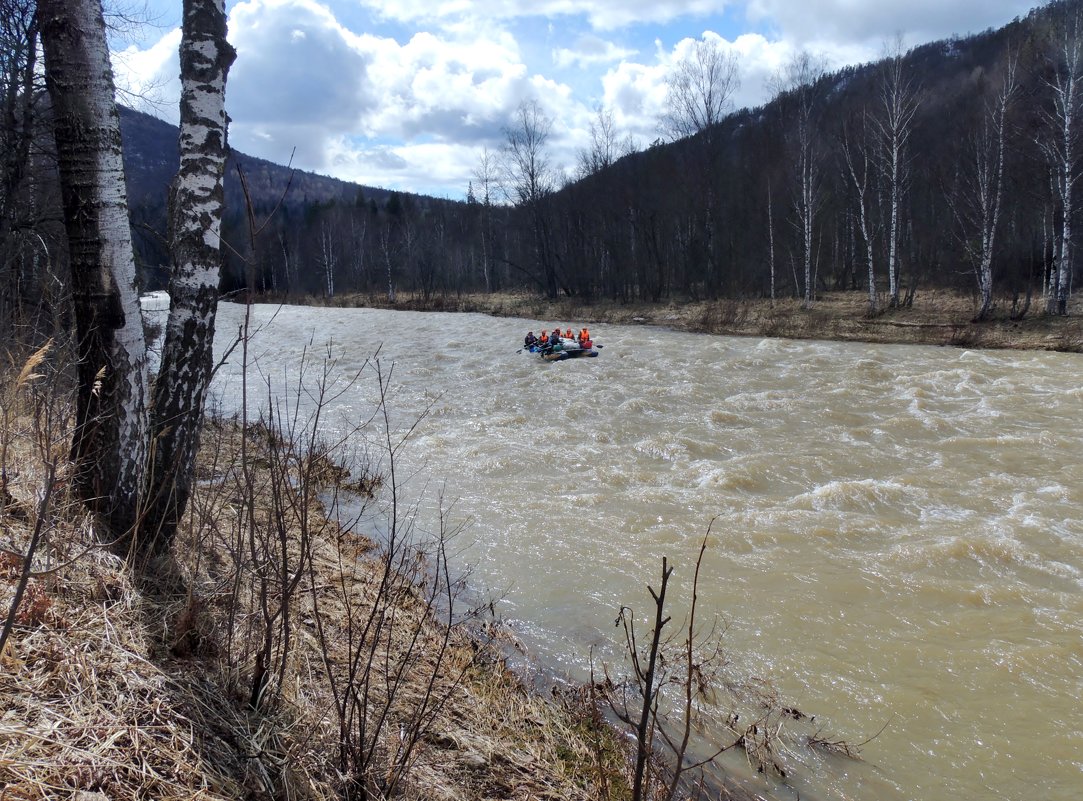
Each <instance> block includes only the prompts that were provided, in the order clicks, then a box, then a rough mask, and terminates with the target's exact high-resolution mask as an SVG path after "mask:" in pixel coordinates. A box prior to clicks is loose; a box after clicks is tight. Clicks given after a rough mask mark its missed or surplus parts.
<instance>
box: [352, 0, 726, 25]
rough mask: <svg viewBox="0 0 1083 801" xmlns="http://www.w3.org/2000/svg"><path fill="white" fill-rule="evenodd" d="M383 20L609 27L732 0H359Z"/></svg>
mask: <svg viewBox="0 0 1083 801" xmlns="http://www.w3.org/2000/svg"><path fill="white" fill-rule="evenodd" d="M362 4H363V5H365V6H366V7H368V8H371V9H373V10H374V11H375V12H377V13H378V14H379V15H380V16H382V17H384V18H386V19H393V20H399V21H403V22H420V21H431V20H442V19H453V18H462V17H482V18H486V19H503V20H508V19H517V18H521V17H546V18H549V19H552V18H554V17H562V16H564V17H578V16H583V17H586V19H587V21H588V22H589V23H590V25H591V27H592V28H595V29H597V30H613V29H616V28H620V27H623V26H625V25H630V24H632V23H664V22H669V21H671V20H673V19H676V18H678V17H684V16H707V15H711V14H715V15H717V14H721V13H722V12H723V11H724V10H726V9H727V8H728V7H730V6H733V5H735V4H737V3H735V2H734V0H590V1H589V2H583V0H534V2H531V3H523V2H521V0H481V1H480V2H472V1H471V0H362Z"/></svg>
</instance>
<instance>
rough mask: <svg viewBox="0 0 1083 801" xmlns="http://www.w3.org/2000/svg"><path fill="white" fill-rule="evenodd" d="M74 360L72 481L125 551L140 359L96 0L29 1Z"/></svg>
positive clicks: (142, 445) (139, 423)
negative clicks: (51, 148)
mask: <svg viewBox="0 0 1083 801" xmlns="http://www.w3.org/2000/svg"><path fill="white" fill-rule="evenodd" d="M38 15H39V23H40V27H41V42H42V47H43V49H44V53H45V81H46V86H47V87H48V90H49V96H50V98H51V99H52V107H53V115H54V131H55V136H56V148H57V162H58V167H59V171H60V185H61V193H62V196H63V202H64V223H65V227H66V230H67V236H68V248H69V257H70V262H71V276H72V293H73V305H74V312H75V326H76V331H75V338H76V350H77V357H78V376H77V380H78V385H77V391H76V410H75V434H74V436H73V442H72V459H73V461H74V463H75V486H76V490H77V492H78V493H79V495H80V496H81V497H82V498H83V499H84V500H85V501H86V502H87V503H88V505H89V506H90V508H91V509H92V510H93V511H94V512H95V513H96V514H97V515H98V517H99V518H100V519H101V521H102V522H103V523H104V524H105V525H106V526H107V527H108V528H109V530H110V531H111V532H112V534H113V535H114V536H116V537H117V538H118V539H117V548H118V550H121V551H126V550H127V548H128V545H129V544H130V541H129V539H128V536H129V535H130V533H131V531H132V530H133V527H134V524H135V522H136V519H137V516H138V508H139V498H140V492H141V490H142V486H143V477H144V476H143V473H144V468H145V463H146V458H145V457H146V426H147V423H146V420H147V414H146V387H147V360H146V345H145V342H144V338H143V326H142V320H141V317H140V312H139V295H138V292H137V289H136V284H135V259H134V256H133V252H132V241H131V231H130V229H129V227H128V202H127V197H126V195H125V188H124V163H123V160H122V157H121V144H120V121H119V117H118V115H117V109H116V103H115V101H114V99H113V71H112V67H111V65H110V62H109V48H108V45H107V42H106V35H105V22H104V19H103V17H102V7H101V2H100V0H40V2H39V3H38Z"/></svg>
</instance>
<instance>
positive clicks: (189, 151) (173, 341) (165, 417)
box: [144, 0, 251, 552]
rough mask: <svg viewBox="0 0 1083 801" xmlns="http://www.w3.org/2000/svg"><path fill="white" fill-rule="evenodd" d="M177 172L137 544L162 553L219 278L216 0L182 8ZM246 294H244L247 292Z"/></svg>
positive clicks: (184, 464) (222, 129)
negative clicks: (141, 538) (144, 507)
mask: <svg viewBox="0 0 1083 801" xmlns="http://www.w3.org/2000/svg"><path fill="white" fill-rule="evenodd" d="M183 15H184V18H183V23H182V32H181V45H180V64H181V103H180V111H181V125H180V169H179V171H178V172H177V176H176V178H175V179H174V181H173V186H172V188H171V193H170V202H169V213H170V220H169V223H170V249H171V255H172V260H173V271H172V274H171V276H170V280H169V296H170V308H169V319H168V321H167V322H166V332H165V342H164V344H163V348H162V366H161V370H160V372H159V374H158V380H157V382H156V383H155V392H154V416H153V446H154V452H153V461H152V471H151V481H150V484H149V489H148V500H149V502H150V506H149V508H148V513H147V517H146V526H145V530H146V535H145V537H146V539H147V542H145V543H144V545H145V546H147V547H151V548H152V549H153V550H154V551H156V552H162V551H164V550H165V549H166V548H167V547H168V546H169V544H170V542H171V541H172V538H173V533H174V531H175V529H176V526H177V523H178V522H179V521H180V518H181V516H182V515H183V514H184V509H185V507H186V506H187V503H188V496H189V494H190V491H191V482H192V475H193V471H194V465H195V454H196V450H197V448H198V447H199V429H200V425H201V424H202V418H203V402H204V397H205V395H206V391H207V384H208V383H209V381H210V375H211V361H212V355H213V354H212V348H213V339H214V320H215V313H216V311H217V308H218V283H219V277H220V273H221V262H222V254H221V239H220V236H221V230H222V206H223V189H222V177H223V173H224V171H225V163H226V154H227V145H226V113H225V89H226V74H227V73H228V71H229V67H230V65H231V64H232V63H233V59H234V57H235V56H236V53H235V52H234V50H233V48H232V47H231V46H230V45H229V43H228V42H227V41H226V17H225V0H184V10H183ZM250 289H251V287H250Z"/></svg>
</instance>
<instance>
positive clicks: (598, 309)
mask: <svg viewBox="0 0 1083 801" xmlns="http://www.w3.org/2000/svg"><path fill="white" fill-rule="evenodd" d="M288 302H302V303H305V302H310V303H316V304H321V305H334V306H371V307H378V308H395V309H404V310H416V311H451V312H478V313H482V314H491V315H495V316H498V317H525V318H528V319H535V320H538V321H539V324H544V323H550V322H551V323H561V324H564V325H568V324H571V325H573V326H574V325H578V324H587V325H590V324H593V325H597V324H598V323H619V324H627V325H660V326H665V327H668V328H673V329H676V330H681V331H694V332H702V333H708V334H725V335H733V336H770V337H785V338H789V339H829V340H839V341H849V342H875V343H905V344H921V345H949V346H956V347H966V348H1008V349H1016V350H1054V351H1068V352H1073V353H1080V352H1083V301H1081V300H1080V299H1078V298H1076V299H1074V300H1073V302H1072V304H1071V307H1070V310H1069V311H1070V314H1069V316H1067V317H1057V316H1051V315H1046V314H1044V313H1042V311H1041V309H1040V299H1036V300H1035V301H1034V303H1033V304H1032V306H1031V308H1030V310H1029V311H1028V313H1027V314H1026V315H1025V316H1024V317H1023V318H1022V319H1021V320H1013V319H1012V303H1011V300H1010V299H1000V301H999V302H998V304H997V305H996V306H995V307H994V310H993V314H992V316H991V317H990V319H989V320H987V321H984V322H981V323H976V322H974V321H973V317H974V314H975V312H976V306H975V300H974V298H973V297H972V296H969V295H964V294H962V293H957V292H950V291H946V290H928V291H921V290H919V291H918V292H917V294H916V296H915V298H914V301H913V303H912V304H911V305H910V306H908V307H906V308H900V309H890V310H887V311H884V312H882V313H880V314H878V315H875V316H869V315H868V314H867V309H868V296H867V295H866V294H865V293H862V292H825V293H823V294H821V295H820V297H819V298H818V299H817V301H816V302H815V303H814V304H813V305H812V307H811V308H808V309H805V308H802V303H801V302H800V301H799V300H795V299H792V298H787V299H783V300H776V301H774V302H773V303H772V302H771V301H769V300H764V299H746V300H717V301H682V302H670V303H657V304H651V303H627V304H625V303H616V302H613V301H597V302H591V303H585V302H582V301H580V300H578V299H576V298H561V299H558V300H555V301H550V300H547V299H545V298H541V297H538V296H536V295H526V294H514V293H496V294H491V295H486V294H462V295H447V296H443V295H432V296H428V297H422V296H415V295H409V294H404V293H400V294H399V295H398V296H397V297H396V300H395V302H394V303H389V302H388V301H387V298H386V296H380V295H371V296H370V295H340V296H336V297H335V298H332V299H326V298H320V299H304V300H296V299H294V300H292V301H288ZM524 333H525V332H524Z"/></svg>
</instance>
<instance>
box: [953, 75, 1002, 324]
mask: <svg viewBox="0 0 1083 801" xmlns="http://www.w3.org/2000/svg"><path fill="white" fill-rule="evenodd" d="M1017 63H1018V62H1017V59H1016V57H1015V56H1014V55H1013V54H1009V55H1008V57H1007V61H1006V64H1005V68H1004V70H1005V71H1004V77H1003V79H1002V80H1001V84H1000V86H999V88H998V89H997V91H996V94H995V95H994V97H993V98H992V100H991V101H990V102H988V103H987V104H986V108H985V111H984V113H983V115H982V119H981V120H980V122H979V125H978V130H977V132H976V133H975V134H974V137H973V140H972V142H971V143H970V146H969V148H968V151H969V156H968V158H967V160H966V163H964V165H963V171H964V174H963V175H962V176H961V178H960V181H959V182H958V184H959V186H958V190H957V191H956V193H954V194H955V196H954V197H952V198H949V203H950V205H951V209H952V214H953V216H954V217H955V220H956V222H957V224H958V225H959V228H960V229H961V239H962V243H963V248H964V251H965V252H966V254H967V257H968V259H969V260H970V263H971V264H972V265H973V266H974V275H975V278H976V279H977V282H978V295H979V298H980V301H979V307H978V313H977V315H976V316H975V320H978V321H980V320H985V319H986V318H987V317H988V316H989V311H990V309H991V308H992V305H993V256H994V254H995V250H996V237H997V227H998V225H999V223H1000V215H1001V210H1002V206H1003V200H1004V160H1005V153H1006V149H1007V138H1008V112H1009V110H1010V109H1011V105H1012V101H1013V100H1014V98H1015V95H1016V91H1017V88H1018V85H1017V82H1016V67H1017Z"/></svg>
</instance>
